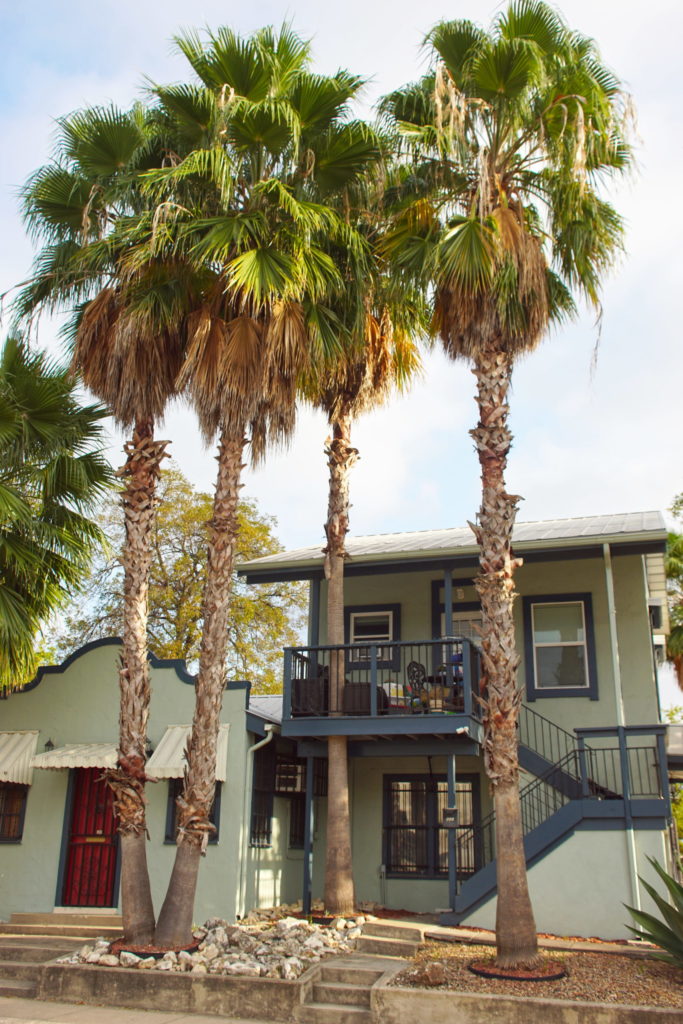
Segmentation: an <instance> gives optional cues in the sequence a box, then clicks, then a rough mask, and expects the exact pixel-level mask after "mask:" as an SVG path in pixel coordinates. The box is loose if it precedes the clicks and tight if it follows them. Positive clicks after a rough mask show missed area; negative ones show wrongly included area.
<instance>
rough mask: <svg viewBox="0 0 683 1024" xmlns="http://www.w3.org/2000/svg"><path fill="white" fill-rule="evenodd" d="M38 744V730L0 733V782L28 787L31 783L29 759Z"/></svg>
mask: <svg viewBox="0 0 683 1024" xmlns="http://www.w3.org/2000/svg"><path fill="white" fill-rule="evenodd" d="M37 743H38V730H37V729H32V730H29V731H26V732H0V782H14V783H16V784H18V785H20V786H30V785H31V782H32V781H33V769H32V766H31V758H32V757H33V755H34V753H35V750H36V744H37Z"/></svg>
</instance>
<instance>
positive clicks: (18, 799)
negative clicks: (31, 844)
mask: <svg viewBox="0 0 683 1024" xmlns="http://www.w3.org/2000/svg"><path fill="white" fill-rule="evenodd" d="M27 794H28V786H19V785H16V784H15V783H13V782H0V843H20V842H21V837H22V835H23V832H24V813H25V811H26V796H27Z"/></svg>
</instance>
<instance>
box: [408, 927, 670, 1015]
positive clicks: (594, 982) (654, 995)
mask: <svg viewBox="0 0 683 1024" xmlns="http://www.w3.org/2000/svg"><path fill="white" fill-rule="evenodd" d="M490 956H491V947H490V946H473V945H460V944H458V943H453V944H449V945H448V946H444V944H443V943H433V942H430V943H426V944H425V945H424V946H423V947H421V948H420V950H419V951H418V953H417V956H416V957H415V959H414V961H413V963H412V964H411V966H410V967H406V968H405V969H404V970H403V971H401V973H400V974H397V975H396V977H395V978H394V979H393V981H392V982H391V984H392V985H396V986H408V987H411V988H420V987H426V986H424V985H422V984H420V983H419V980H418V979H416V978H414V977H411V975H415V974H418V975H422V977H423V978H424V970H425V968H426V967H427V965H428V964H429V963H439V964H441V965H443V967H444V983H443V984H439V985H430V986H429V987H430V988H434V989H436V990H438V989H441V990H444V989H454V990H456V991H462V992H488V993H490V994H494V995H506V996H508V995H513V996H527V997H529V996H531V997H534V996H535V997H538V998H543V997H548V998H551V999H580V1000H585V1001H586V1002H594V1003H622V1004H623V1005H626V1006H660V1007H674V1008H677V1007H680V1008H683V971H682V970H679V969H678V968H677V967H673V966H671V965H669V964H665V963H661V962H660V961H657V960H650V959H646V958H641V957H630V956H619V954H614V953H583V952H576V953H565V952H559V951H557V950H552V951H549V952H543V953H542V956H543V959H551V960H561V961H562V962H563V963H564V964H565V966H566V968H567V971H568V977H566V978H562V979H561V980H560V981H538V982H519V981H499V980H495V979H489V978H481V977H478V976H476V975H474V974H472V973H471V972H470V971H468V970H467V964H468V963H470V962H471V961H472V960H478V959H480V958H482V957H490Z"/></svg>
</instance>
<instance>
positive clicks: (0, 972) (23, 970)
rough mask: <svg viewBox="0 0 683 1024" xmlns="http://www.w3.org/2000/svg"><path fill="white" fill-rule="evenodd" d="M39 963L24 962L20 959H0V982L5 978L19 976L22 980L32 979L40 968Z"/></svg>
mask: <svg viewBox="0 0 683 1024" xmlns="http://www.w3.org/2000/svg"><path fill="white" fill-rule="evenodd" d="M40 966H41V965H40V964H36V963H26V962H25V961H21V960H2V961H0V982H3V981H5V979H7V978H19V979H22V980H23V981H33V980H34V979H35V976H36V973H37V972H38V971H39V970H40Z"/></svg>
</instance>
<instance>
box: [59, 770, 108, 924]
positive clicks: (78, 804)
mask: <svg viewBox="0 0 683 1024" xmlns="http://www.w3.org/2000/svg"><path fill="white" fill-rule="evenodd" d="M101 776H102V769H101V768H76V769H75V770H74V788H73V805H72V812H71V826H70V830H69V848H68V852H67V859H66V871H65V873H64V890H63V896H62V899H63V903H62V905H63V906H65V907H113V906H114V902H115V901H114V882H115V880H116V854H117V846H118V844H117V841H116V819H115V817H114V808H113V797H112V792H111V790H110V788H109V786H107V785H106V783H105V782H103V781H102V778H101Z"/></svg>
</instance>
